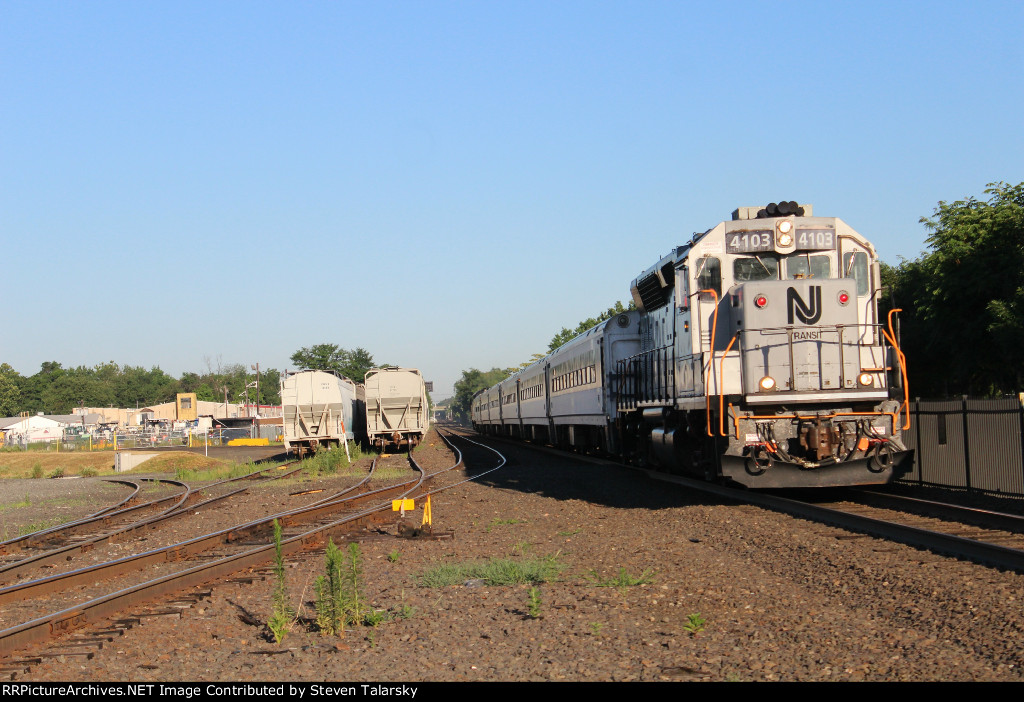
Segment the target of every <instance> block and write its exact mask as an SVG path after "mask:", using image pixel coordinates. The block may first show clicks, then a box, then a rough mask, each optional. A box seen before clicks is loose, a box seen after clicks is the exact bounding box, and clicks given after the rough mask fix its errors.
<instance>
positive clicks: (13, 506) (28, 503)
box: [0, 495, 32, 512]
mask: <svg viewBox="0 0 1024 702" xmlns="http://www.w3.org/2000/svg"><path fill="white" fill-rule="evenodd" d="M31 505H32V498H31V497H29V496H28V495H25V499H24V500H22V501H21V502H11V503H10V504H6V505H0V512H2V511H4V510H5V509H18V508H19V507H30V506H31Z"/></svg>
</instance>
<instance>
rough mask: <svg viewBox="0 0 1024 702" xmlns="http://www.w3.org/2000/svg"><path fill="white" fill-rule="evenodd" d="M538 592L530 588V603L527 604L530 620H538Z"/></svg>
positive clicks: (534, 588)
mask: <svg viewBox="0 0 1024 702" xmlns="http://www.w3.org/2000/svg"><path fill="white" fill-rule="evenodd" d="M540 604H541V602H540V590H538V589H537V588H536V587H531V588H530V601H529V602H528V603H527V605H526V607H527V610H528V611H529V612H530V618H531V619H539V618H540Z"/></svg>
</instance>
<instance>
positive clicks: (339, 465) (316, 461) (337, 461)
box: [302, 441, 363, 478]
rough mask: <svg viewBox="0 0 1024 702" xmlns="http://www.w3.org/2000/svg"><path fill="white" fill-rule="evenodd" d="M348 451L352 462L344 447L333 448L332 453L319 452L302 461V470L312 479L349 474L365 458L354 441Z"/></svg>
mask: <svg viewBox="0 0 1024 702" xmlns="http://www.w3.org/2000/svg"><path fill="white" fill-rule="evenodd" d="M348 451H349V454H350V455H351V456H352V460H349V458H348V457H347V456H346V455H345V447H344V446H338V447H336V448H332V449H331V450H330V451H317V452H316V453H315V454H313V455H312V456H310V457H309V458H306V459H304V460H303V461H302V470H303V472H304V473H305V474H306V475H308V476H310V477H312V478H316V477H319V476H321V475H337V474H338V473H339V472H340V473H343V474H344V473H348V472H349V471H350V469H351V468H352V465H353V464H354V463H355V462H356V461H358V460H359V459H360V458H362V457H363V452H362V451H361V450H360V449H359V444H358V443H356V442H354V441H352V442H349V445H348Z"/></svg>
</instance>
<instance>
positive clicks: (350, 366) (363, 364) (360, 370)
mask: <svg viewBox="0 0 1024 702" xmlns="http://www.w3.org/2000/svg"><path fill="white" fill-rule="evenodd" d="M342 350H343V351H344V349H342ZM345 353H346V358H345V363H344V365H343V366H342V372H341V374H342V375H344V376H345V377H347V378H351V379H352V380H354V381H356V382H357V383H361V382H363V380H364V379H365V378H366V371H368V370H370V369H371V368H376V367H377V364H375V363H374V362H373V356H371V355H370V352H369V351H367V350H366V349H364V348H363V347H361V346H359V347H356V348H355V349H354V350H352V351H345Z"/></svg>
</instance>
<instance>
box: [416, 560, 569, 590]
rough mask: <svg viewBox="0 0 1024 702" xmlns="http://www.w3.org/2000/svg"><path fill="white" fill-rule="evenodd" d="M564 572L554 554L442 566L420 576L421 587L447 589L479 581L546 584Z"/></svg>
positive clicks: (503, 583)
mask: <svg viewBox="0 0 1024 702" xmlns="http://www.w3.org/2000/svg"><path fill="white" fill-rule="evenodd" d="M564 569H565V565H564V564H562V563H561V561H559V559H558V554H557V553H556V554H555V555H553V556H546V557H544V558H530V559H520V560H513V559H511V558H492V559H490V560H487V561H475V562H468V563H442V564H439V565H437V566H434V567H433V568H430V569H429V570H427V571H425V572H424V573H422V574H421V575H420V578H419V582H420V585H422V586H423V587H447V586H449V585H459V584H461V583H464V582H465V581H467V580H483V581H485V582H486V583H487V584H489V585H519V584H525V583H529V584H531V585H536V584H537V583H546V582H549V581H551V580H554V579H555V578H557V577H558V575H559V574H560V573H561V572H562V571H563V570H564Z"/></svg>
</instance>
